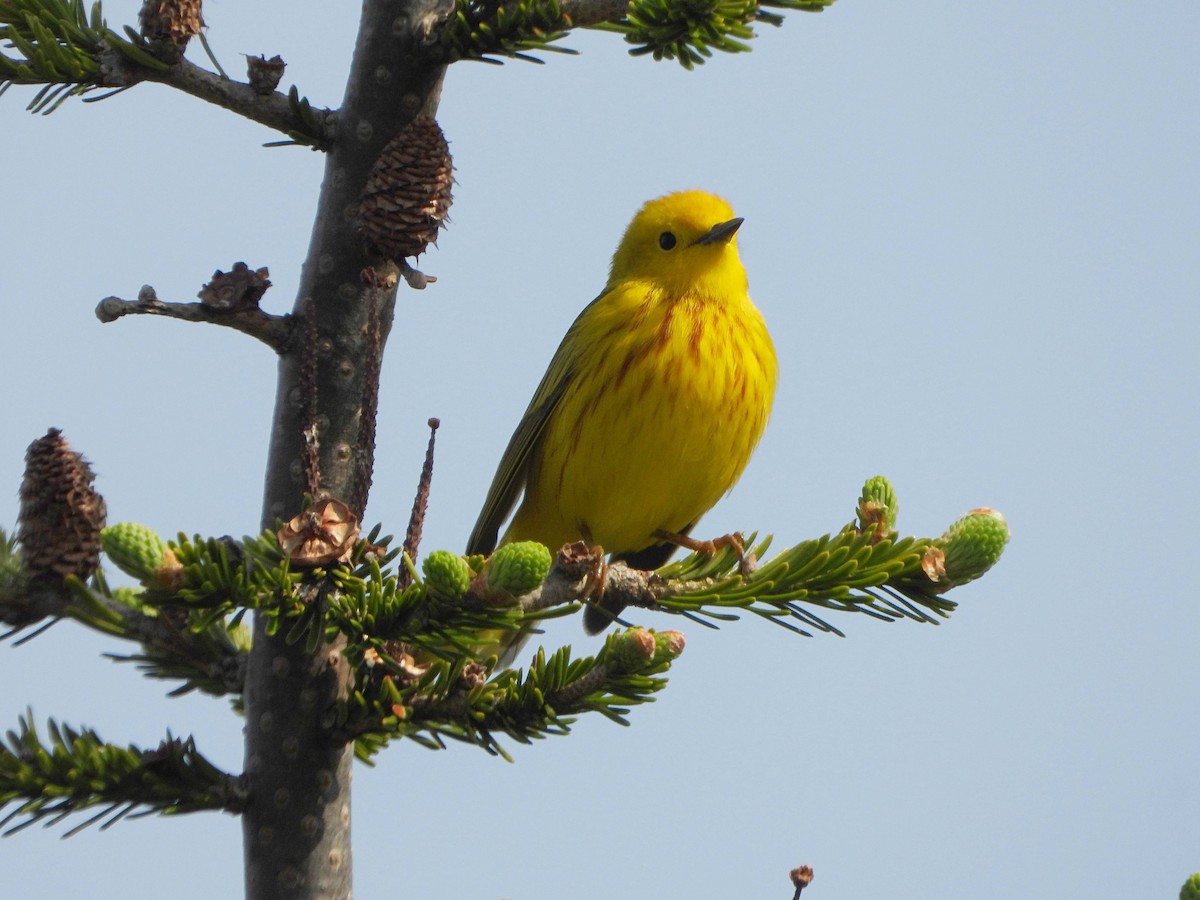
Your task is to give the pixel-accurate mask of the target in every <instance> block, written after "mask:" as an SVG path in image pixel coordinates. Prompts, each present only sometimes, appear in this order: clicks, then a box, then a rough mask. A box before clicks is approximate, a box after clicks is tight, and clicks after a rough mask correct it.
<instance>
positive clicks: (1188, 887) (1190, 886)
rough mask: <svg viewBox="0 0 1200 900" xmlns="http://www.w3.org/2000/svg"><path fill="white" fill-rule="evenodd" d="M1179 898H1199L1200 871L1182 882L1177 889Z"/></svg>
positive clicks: (1195, 899)
mask: <svg viewBox="0 0 1200 900" xmlns="http://www.w3.org/2000/svg"><path fill="white" fill-rule="evenodd" d="M1179 900H1200V872H1197V873H1196V874H1195V875H1193V876H1192V877H1191V878H1189V879H1188V880H1187V881H1185V882H1184V883H1183V887H1181V888H1180V889H1179Z"/></svg>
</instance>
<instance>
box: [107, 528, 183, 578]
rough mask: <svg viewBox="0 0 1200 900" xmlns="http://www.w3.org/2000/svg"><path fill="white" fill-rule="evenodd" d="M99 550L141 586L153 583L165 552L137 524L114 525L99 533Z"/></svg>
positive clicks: (156, 539) (163, 546) (159, 541)
mask: <svg viewBox="0 0 1200 900" xmlns="http://www.w3.org/2000/svg"><path fill="white" fill-rule="evenodd" d="M100 547H101V548H102V549H103V550H104V552H105V553H106V554H107V555H108V558H109V559H111V560H112V561H113V565H115V566H116V567H117V568H118V569H120V570H121V571H122V572H124V573H125V574H126V575H132V576H133V577H134V578H136V579H137V580H138V581H142V582H146V581H153V580H154V573H155V572H156V571H157V570H158V568H159V566H161V565H162V564H163V557H164V556H165V555H166V552H167V545H166V544H164V543H163V542H162V538H160V537H159V536H158V535H157V534H155V533H154V532H153V531H151V530H150V529H149V528H147V527H146V526H145V525H139V524H138V523H137V522H118V523H117V524H116V525H109V526H108V527H107V528H104V529H101V531H100Z"/></svg>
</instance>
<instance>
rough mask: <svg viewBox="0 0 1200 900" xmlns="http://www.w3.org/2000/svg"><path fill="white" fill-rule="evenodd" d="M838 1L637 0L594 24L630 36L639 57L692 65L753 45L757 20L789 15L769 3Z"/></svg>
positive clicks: (814, 5)
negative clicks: (614, 19)
mask: <svg viewBox="0 0 1200 900" xmlns="http://www.w3.org/2000/svg"><path fill="white" fill-rule="evenodd" d="M833 2H834V0H762V2H760V0H632V2H631V3H630V4H629V9H628V11H627V12H626V14H625V17H624V18H622V19H621V20H619V21H617V22H606V23H602V24H600V25H597V26H594V27H596V28H600V29H603V30H606V31H616V32H618V33H620V34H623V35H625V41H626V42H627V43H630V44H633V45H634V49H632V50H630V51H629V52H630V54H632V55H633V56H643V55H646V54H649V55H651V56H653V57H654V58H655V59H656V60H661V59H674V60H677V61H678V62H679V64H680V65H682V66H683V67H684V68H685V69H689V70H690V69H692V68H694V67H695V66H697V65H699V64H703V63H704V62H705V60H707V59H708V58H709V57H711V56H712V53H713V51H714V50H722V51H725V52H727V53H740V52H743V51H747V50H749V49H750V47H749V45H748V44H746V43H745V42H746V41H748V40H750V39H751V38H753V37H754V27H753V23H754V22H755V21H756V20H757V21H762V22H766V23H767V24H770V25H781V24H782V23H783V17H782V16H780V15H778V14H777V13H770V12H765V11H764V10H763V7H773V8H775V9H786V10H799V11H802V12H821V11H822V10H823V9H824V8H825V7H826V6H829V5H831V4H832V3H833Z"/></svg>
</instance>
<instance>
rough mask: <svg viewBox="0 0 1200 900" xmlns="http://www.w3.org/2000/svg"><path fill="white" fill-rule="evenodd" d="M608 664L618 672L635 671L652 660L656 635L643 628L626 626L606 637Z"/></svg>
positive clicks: (655, 647) (655, 648)
mask: <svg viewBox="0 0 1200 900" xmlns="http://www.w3.org/2000/svg"><path fill="white" fill-rule="evenodd" d="M606 647H607V649H608V664H609V665H610V666H612V667H613V668H614V669H616V670H617V671H619V672H637V671H639V670H640V669H644V668H645V667H646V666H648V665H650V663H651V662H652V661H653V660H654V654H655V651H656V650H657V641H656V635H655V634H654V632H652V631H647V630H646V629H645V628H628V629H626V630H625V631H622V632H618V633H617V634H614V635H613V636H612V637H610V638H609V639H608V643H607V644H606Z"/></svg>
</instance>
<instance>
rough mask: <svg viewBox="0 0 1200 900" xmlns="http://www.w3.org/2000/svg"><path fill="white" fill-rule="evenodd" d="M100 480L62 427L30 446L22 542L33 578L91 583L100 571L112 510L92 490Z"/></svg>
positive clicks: (24, 559) (23, 487)
mask: <svg viewBox="0 0 1200 900" xmlns="http://www.w3.org/2000/svg"><path fill="white" fill-rule="evenodd" d="M95 477H96V476H95V475H94V474H93V472H92V469H91V466H89V465H88V464H87V462H85V461H84V458H83V456H82V455H80V454H78V453H76V452H75V451H73V450H72V449H71V448H70V446H69V445H68V444H67V442H66V439H65V438H63V436H62V432H61V431H59V430H58V429H57V428H51V429H50V430H49V431H48V432H46V436H45V437H43V438H38V439H37V440H36V441H34V442H33V443H32V444H30V445H29V450H28V451H27V452H26V454H25V478H24V480H23V481H22V482H21V514H20V519H19V521H18V525H17V539H18V541H19V542H20V544H21V559H22V562H23V563H24V565H25V570H26V571H27V572H28V573H29V574H30V575H31V576H32V577H34V578H47V579H53V580H58V581H61V580H62V579H64V578H66V577H67V576H68V575H76V576H78V577H79V578H82V579H86V578H88V577H89V576H90V575H91V574H92V573H93V572H95V571H96V569H98V568H99V567H100V529H101V528H103V527H104V517H105V512H106V510H105V505H104V498H103V497H101V496H100V495H99V494H98V493H96V492H95V491H94V490H93V489H92V481H93V480H94V479H95Z"/></svg>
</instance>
